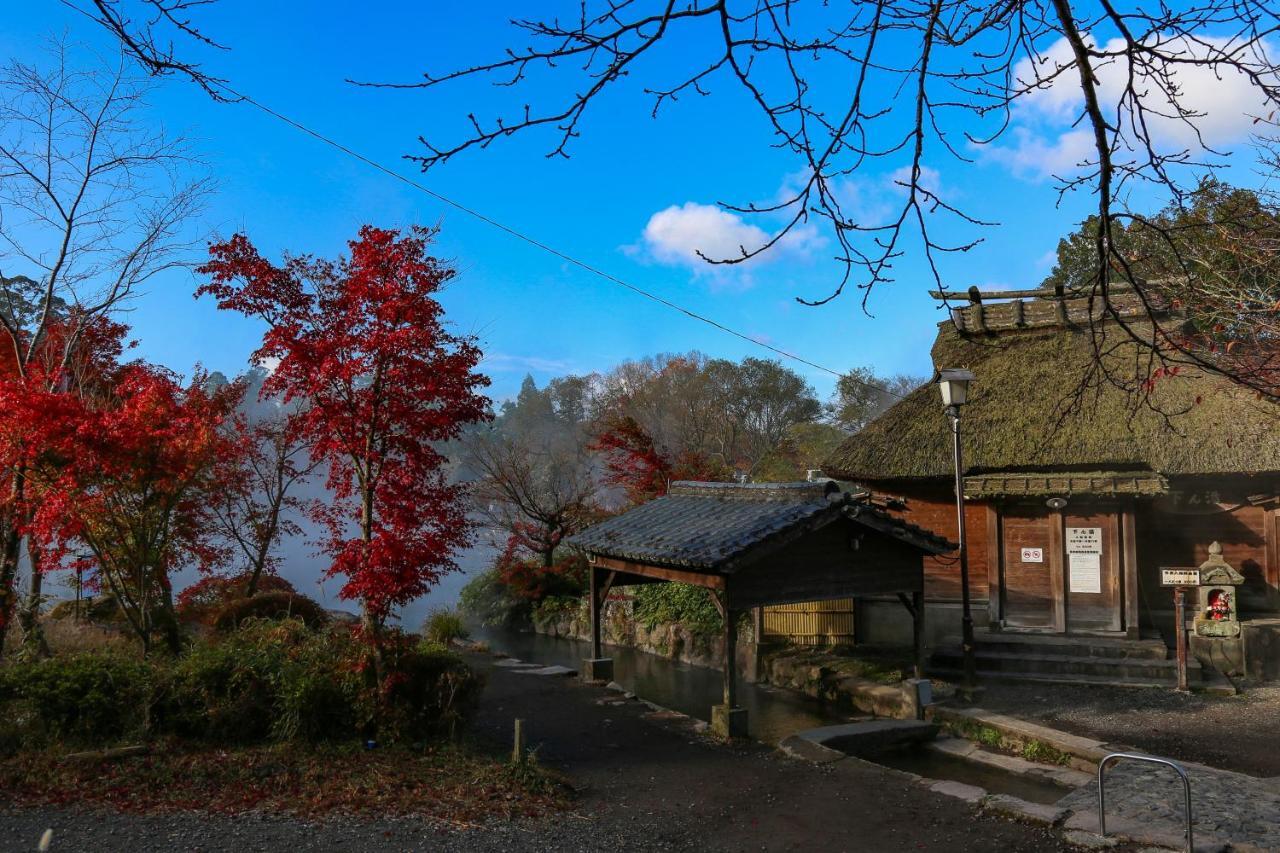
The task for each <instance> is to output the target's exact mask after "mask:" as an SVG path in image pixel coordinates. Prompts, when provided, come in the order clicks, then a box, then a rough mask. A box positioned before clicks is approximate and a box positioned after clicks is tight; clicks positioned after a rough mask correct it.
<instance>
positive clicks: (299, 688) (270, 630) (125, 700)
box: [0, 619, 483, 748]
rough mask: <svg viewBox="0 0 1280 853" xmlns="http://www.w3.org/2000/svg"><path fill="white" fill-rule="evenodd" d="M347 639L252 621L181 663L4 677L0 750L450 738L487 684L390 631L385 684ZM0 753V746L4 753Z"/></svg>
mask: <svg viewBox="0 0 1280 853" xmlns="http://www.w3.org/2000/svg"><path fill="white" fill-rule="evenodd" d="M374 671H375V670H374V667H373V666H372V665H371V656H370V652H369V647H368V646H367V645H366V644H365V643H364V642H363V641H361V640H360V639H359V638H358V637H357V636H355V635H353V634H352V632H351V631H350V630H347V629H346V628H343V627H341V626H333V627H329V628H326V629H323V630H319V631H316V630H312V629H310V628H308V627H307V626H306V625H305V624H304V623H303V622H302V621H301V620H299V619H285V620H280V621H269V620H262V619H256V620H249V621H248V622H246V623H245V624H244V625H243V627H241V628H240V629H238V630H236V631H233V632H231V633H229V634H226V635H223V636H215V637H214V638H212V639H211V640H210V641H207V642H203V643H197V644H195V645H194V646H193V647H192V648H191V650H190V651H189V652H188V653H187V654H186V655H184V656H183V657H181V658H178V659H176V660H159V659H157V660H150V661H142V660H129V659H125V658H120V657H114V656H109V655H103V654H86V655H80V656H76V657H68V658H52V659H49V660H44V661H39V662H34V663H30V664H16V665H13V666H10V667H6V668H5V669H3V670H0V720H2V721H4V725H3V727H0V728H2V729H3V731H0V742H5V743H8V744H9V745H10V748H13V747H14V745H15V744H19V745H25V744H30V743H36V742H41V743H43V742H49V741H65V742H73V743H85V744H97V745H101V744H109V743H112V742H116V741H118V740H121V739H123V738H136V737H140V736H143V735H144V734H149V735H174V736H178V737H181V738H186V739H191V740H201V741H206V742H210V743H219V744H245V743H258V742H263V741H276V742H282V741H310V742H318V741H343V740H351V739H354V738H357V737H361V736H364V735H365V734H366V733H368V732H371V731H376V736H377V738H378V740H379V741H382V742H385V743H394V742H404V743H421V742H423V741H425V740H427V739H429V738H433V737H437V736H439V735H440V734H442V733H452V732H454V731H455V730H456V729H457V727H458V726H459V724H460V723H462V722H464V721H465V720H466V719H467V718H468V717H469V716H470V714H471V713H472V711H473V710H474V709H475V705H476V702H477V700H478V698H479V695H480V691H481V688H482V686H483V682H482V681H481V679H480V678H479V677H478V676H477V675H476V674H475V673H474V672H472V670H471V669H470V668H469V667H468V666H467V665H466V663H465V662H464V661H463V660H462V659H461V658H460V657H458V656H457V655H455V654H452V653H450V652H448V651H447V650H446V649H444V648H442V647H440V646H436V645H431V644H426V643H418V642H415V641H414V640H413V639H412V638H410V637H407V636H406V635H403V634H400V633H398V632H392V631H388V632H387V644H386V653H385V656H384V665H383V672H384V678H383V679H382V681H381V683H379V682H378V680H377V679H376V678H375V677H374ZM2 746H3V743H0V747H2Z"/></svg>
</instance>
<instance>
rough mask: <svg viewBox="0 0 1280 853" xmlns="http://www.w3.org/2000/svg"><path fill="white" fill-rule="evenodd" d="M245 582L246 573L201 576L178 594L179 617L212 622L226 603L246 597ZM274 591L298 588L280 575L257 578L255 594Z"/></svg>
mask: <svg viewBox="0 0 1280 853" xmlns="http://www.w3.org/2000/svg"><path fill="white" fill-rule="evenodd" d="M248 582H249V576H248V575H247V574H245V573H241V574H238V575H231V576H226V575H209V576H207V577H204V578H201V579H200V580H198V581H196V582H195V583H193V584H192V585H191V586H189V587H187V588H186V589H184V590H183V591H182V592H180V593H179V594H178V600H177V611H178V617H179V618H180V619H182V620H183V621H184V622H199V623H202V624H205V625H212V624H213V621H214V619H215V618H216V617H217V616H218V614H219V613H220V612H222V610H223V609H224V608H226V607H227V605H229V604H231V603H232V602H234V601H237V600H243V599H244V598H245V597H246V596H245V594H244V590H245V587H246V585H247V584H248ZM273 592H290V593H297V590H296V589H294V587H293V584H291V583H289V582H288V581H287V580H285V579H284V578H282V577H280V576H279V575H273V574H266V573H264V574H262V576H260V577H259V578H258V588H257V591H256V592H255V593H254V595H255V596H256V595H266V594H268V593H273Z"/></svg>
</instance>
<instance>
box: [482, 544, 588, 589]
mask: <svg viewBox="0 0 1280 853" xmlns="http://www.w3.org/2000/svg"><path fill="white" fill-rule="evenodd" d="M524 547H525V546H523V545H522V544H521V542H520V540H519V537H517V536H514V535H513V536H511V537H510V538H508V539H507V547H506V548H505V549H504V550H503V552H502V554H500V555H499V556H498V559H497V560H496V561H495V562H494V568H495V569H496V570H497V572H498V579H499V581H500V582H501V583H502V585H503V586H504V587H506V589H507V590H508V591H509V592H510V593H511V594H512V595H514V596H515V597H516V598H520V599H523V600H524V601H532V602H538V601H542V600H543V599H544V598H546V597H547V596H549V595H567V596H578V595H581V594H582V593H583V591H584V590H585V589H586V587H587V562H586V560H585V559H584V558H583V557H582V556H581V555H580V554H569V555H567V556H564V557H561V558H560V559H558V560H555V561H553V562H552V563H551V564H550V565H548V564H547V563H546V561H545V560H543V559H542V558H541V557H535V558H534V559H530V560H522V559H520V558H519V556H517V555H518V554H519V552H520V550H521V549H522V548H524Z"/></svg>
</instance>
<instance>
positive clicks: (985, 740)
mask: <svg viewBox="0 0 1280 853" xmlns="http://www.w3.org/2000/svg"><path fill="white" fill-rule="evenodd" d="M943 725H944V726H945V727H946V728H947V729H948V730H950V732H951V733H952V734H954V735H956V736H957V737H962V738H964V739H966V740H971V741H974V742H975V743H980V744H982V745H983V746H985V747H989V748H991V749H995V750H999V751H1000V752H1004V753H1007V754H1009V755H1018V756H1021V757H1022V758H1024V759H1026V760H1027V761H1035V762H1038V763H1040V764H1057V765H1060V766H1064V767H1065V766H1067V765H1069V764H1070V763H1071V756H1070V755H1069V754H1068V753H1065V752H1063V751H1062V750H1060V749H1058V748H1057V747H1056V746H1053V745H1051V744H1047V743H1045V742H1044V741H1042V740H1037V739H1035V738H1031V739H1029V740H1022V739H1019V738H1009V737H1006V736H1005V734H1004V733H1003V732H1001V731H1000V730H999V729H997V728H994V727H993V726H988V725H986V724H984V723H979V722H975V721H973V720H948V721H946V722H945V723H944V724H943Z"/></svg>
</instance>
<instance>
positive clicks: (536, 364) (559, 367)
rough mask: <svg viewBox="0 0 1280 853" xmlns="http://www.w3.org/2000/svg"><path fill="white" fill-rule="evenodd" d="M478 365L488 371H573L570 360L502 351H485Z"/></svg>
mask: <svg viewBox="0 0 1280 853" xmlns="http://www.w3.org/2000/svg"><path fill="white" fill-rule="evenodd" d="M480 366H481V367H482V368H484V369H485V370H487V371H489V372H490V373H529V372H531V371H532V372H541V373H573V372H574V366H573V364H572V363H571V362H568V361H563V360H561V359H555V358H542V357H540V356H536V355H512V354H510V353H504V352H487V353H485V354H484V358H482V359H481V360H480Z"/></svg>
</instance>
